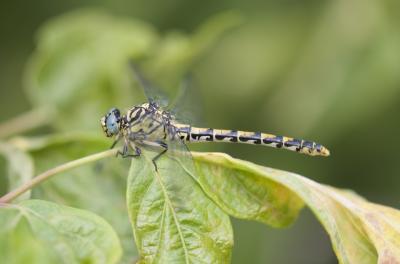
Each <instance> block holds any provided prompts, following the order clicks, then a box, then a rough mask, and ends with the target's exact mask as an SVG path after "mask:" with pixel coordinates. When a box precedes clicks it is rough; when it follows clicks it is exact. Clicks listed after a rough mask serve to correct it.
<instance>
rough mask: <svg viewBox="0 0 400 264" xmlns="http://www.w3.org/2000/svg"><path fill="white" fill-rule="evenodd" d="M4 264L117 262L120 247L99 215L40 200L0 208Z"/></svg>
mask: <svg viewBox="0 0 400 264" xmlns="http://www.w3.org/2000/svg"><path fill="white" fill-rule="evenodd" d="M0 226H1V229H0V234H1V235H0V248H2V249H4V252H2V256H1V257H2V261H4V263H68V264H70V263H117V261H118V260H119V259H120V256H121V246H120V243H119V240H118V237H117V235H116V233H115V232H114V230H113V229H112V227H111V226H110V225H109V224H108V223H107V222H106V221H104V220H103V219H102V218H100V217H99V216H97V215H95V214H93V213H90V212H87V211H83V210H79V209H75V208H71V207H66V206H61V205H56V204H53V203H50V202H46V201H40V200H26V201H22V202H20V203H19V204H11V205H2V206H1V207H0Z"/></svg>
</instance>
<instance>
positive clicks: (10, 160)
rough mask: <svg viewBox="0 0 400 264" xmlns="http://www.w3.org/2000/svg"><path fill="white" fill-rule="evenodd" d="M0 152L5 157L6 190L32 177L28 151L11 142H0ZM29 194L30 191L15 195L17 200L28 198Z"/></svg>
mask: <svg viewBox="0 0 400 264" xmlns="http://www.w3.org/2000/svg"><path fill="white" fill-rule="evenodd" d="M0 154H2V155H3V156H4V157H5V158H6V159H7V167H8V170H7V179H8V191H12V190H14V189H15V188H16V187H19V186H21V185H22V184H24V183H26V182H27V181H29V180H31V179H32V178H33V170H34V166H33V160H32V157H31V156H30V155H29V154H28V153H26V152H24V151H22V150H21V149H19V148H18V147H16V146H14V145H13V144H10V143H6V142H0ZM30 196H31V192H30V191H27V192H25V193H24V194H22V195H21V196H19V197H17V201H21V200H24V199H29V198H30Z"/></svg>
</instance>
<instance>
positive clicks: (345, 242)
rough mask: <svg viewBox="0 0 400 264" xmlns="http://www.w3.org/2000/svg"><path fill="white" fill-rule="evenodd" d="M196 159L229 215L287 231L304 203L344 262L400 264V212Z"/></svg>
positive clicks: (228, 162) (295, 179) (302, 182)
mask: <svg viewBox="0 0 400 264" xmlns="http://www.w3.org/2000/svg"><path fill="white" fill-rule="evenodd" d="M194 158H195V161H196V168H197V171H198V175H199V183H200V184H201V186H202V188H203V190H204V191H205V192H206V193H207V195H209V196H210V197H212V199H213V200H214V201H215V202H216V203H217V204H218V205H219V206H220V207H221V208H223V209H224V210H225V211H226V212H228V213H230V214H232V215H234V216H236V217H239V218H245V219H252V220H257V221H261V222H264V223H267V224H270V225H273V226H285V225H287V224H288V223H290V222H291V221H293V220H294V219H295V216H296V215H297V213H298V211H299V209H300V208H301V200H302V201H303V202H304V203H305V204H306V205H307V206H308V207H310V209H311V210H312V211H313V213H314V214H315V216H316V217H317V218H318V220H319V221H320V222H321V224H322V225H323V226H324V228H325V230H326V231H327V233H328V234H329V236H330V239H331V242H332V245H333V248H334V251H335V253H336V255H337V257H338V259H339V262H340V263H346V264H347V263H377V262H378V263H400V212H399V211H398V210H395V209H392V208H389V207H384V206H381V205H377V204H373V203H370V202H368V201H366V200H364V199H363V198H361V197H360V196H358V195H356V194H354V193H351V192H350V191H344V190H340V189H336V188H333V187H330V186H327V185H323V184H319V183H316V182H314V181H311V180H310V179H307V178H305V177H302V176H300V175H297V174H294V173H290V172H285V171H281V170H276V169H271V168H266V167H262V166H258V165H256V164H253V163H250V162H246V161H242V160H238V159H234V158H232V157H230V156H228V155H225V154H219V153H194ZM251 202H252V203H253V205H251Z"/></svg>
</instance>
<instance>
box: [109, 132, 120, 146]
mask: <svg viewBox="0 0 400 264" xmlns="http://www.w3.org/2000/svg"><path fill="white" fill-rule="evenodd" d="M119 140H120V137H119V135H118V136H117V137H116V138H115V140H114V142H113V143H112V145H111V147H110V149H113V148H114V147H115V145H117V143H118V141H119Z"/></svg>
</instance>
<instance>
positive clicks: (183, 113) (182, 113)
mask: <svg viewBox="0 0 400 264" xmlns="http://www.w3.org/2000/svg"><path fill="white" fill-rule="evenodd" d="M201 98H202V96H201V95H200V94H199V90H198V89H196V87H195V85H194V81H193V75H192V74H191V73H187V74H186V75H185V76H184V77H183V79H182V81H181V83H180V86H179V89H178V93H177V95H176V96H175V98H174V100H173V101H172V102H171V103H170V105H169V106H168V108H169V109H170V111H171V113H172V114H173V115H174V116H175V117H176V119H177V120H178V121H180V122H181V123H189V124H190V123H193V122H195V123H196V124H197V125H202V122H201V121H203V120H201V118H200V117H202V116H203V112H204V111H203V107H202V106H203V104H202V100H201Z"/></svg>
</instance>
